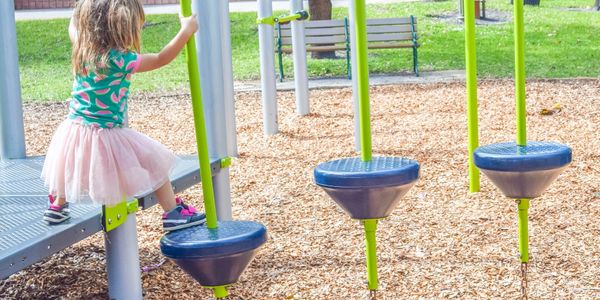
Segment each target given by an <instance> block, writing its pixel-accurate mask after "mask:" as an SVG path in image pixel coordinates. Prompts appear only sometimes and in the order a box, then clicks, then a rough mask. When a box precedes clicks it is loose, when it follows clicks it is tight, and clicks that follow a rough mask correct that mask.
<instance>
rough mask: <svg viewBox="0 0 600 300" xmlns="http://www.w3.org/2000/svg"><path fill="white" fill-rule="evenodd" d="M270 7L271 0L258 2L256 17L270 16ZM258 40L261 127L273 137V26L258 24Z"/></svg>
mask: <svg viewBox="0 0 600 300" xmlns="http://www.w3.org/2000/svg"><path fill="white" fill-rule="evenodd" d="M271 5H272V3H271V0H258V11H257V13H258V17H259V18H266V17H270V16H272V15H273V8H272V6H271ZM258 39H259V47H260V78H261V88H262V103H263V127H264V132H265V135H273V134H276V133H277V131H278V126H277V99H276V98H275V96H276V93H277V91H276V86H275V58H274V57H275V54H274V48H273V26H271V25H268V24H258Z"/></svg>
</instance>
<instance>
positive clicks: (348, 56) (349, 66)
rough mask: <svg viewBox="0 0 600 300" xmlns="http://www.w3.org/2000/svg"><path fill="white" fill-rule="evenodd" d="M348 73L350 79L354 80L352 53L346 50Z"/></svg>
mask: <svg viewBox="0 0 600 300" xmlns="http://www.w3.org/2000/svg"><path fill="white" fill-rule="evenodd" d="M346 72H347V73H348V79H352V66H351V65H350V51H349V50H346Z"/></svg>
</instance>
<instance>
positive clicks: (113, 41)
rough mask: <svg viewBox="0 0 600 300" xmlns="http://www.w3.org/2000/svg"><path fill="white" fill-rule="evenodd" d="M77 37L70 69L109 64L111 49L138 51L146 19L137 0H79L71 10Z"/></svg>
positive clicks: (85, 70) (80, 71) (78, 70)
mask: <svg viewBox="0 0 600 300" xmlns="http://www.w3.org/2000/svg"><path fill="white" fill-rule="evenodd" d="M73 18H74V21H75V28H77V38H76V40H75V43H74V44H73V53H72V55H71V56H72V57H71V58H72V61H73V72H74V73H75V74H84V75H87V73H88V71H92V70H95V69H102V68H103V67H105V66H107V65H108V60H109V54H110V51H111V50H113V49H114V50H120V51H127V50H134V51H137V52H140V42H141V34H142V33H141V31H142V26H143V25H144V22H145V15H144V7H143V6H142V4H141V3H140V1H139V0H79V1H78V2H77V4H76V6H75V11H74V13H73Z"/></svg>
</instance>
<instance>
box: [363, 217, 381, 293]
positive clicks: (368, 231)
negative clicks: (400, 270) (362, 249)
mask: <svg viewBox="0 0 600 300" xmlns="http://www.w3.org/2000/svg"><path fill="white" fill-rule="evenodd" d="M363 223H364V224H365V238H366V244H367V248H366V255H367V277H368V279H369V290H371V291H374V290H377V288H378V287H379V282H378V280H377V244H376V238H375V231H377V220H375V219H370V220H364V221H363Z"/></svg>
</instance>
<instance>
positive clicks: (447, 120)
mask: <svg viewBox="0 0 600 300" xmlns="http://www.w3.org/2000/svg"><path fill="white" fill-rule="evenodd" d="M527 92H528V103H527V111H528V116H527V121H528V124H527V125H528V129H529V132H528V137H529V140H554V141H560V142H562V143H565V144H568V145H570V146H571V147H572V148H573V153H574V155H573V163H572V165H571V166H570V167H569V168H568V169H567V170H566V171H565V172H564V173H563V174H562V175H561V176H560V177H559V178H558V180H557V181H556V182H555V183H554V184H553V185H552V186H551V187H550V189H549V190H548V191H547V192H546V193H545V194H544V195H543V196H542V197H540V198H537V199H534V200H532V202H531V209H530V225H529V226H530V252H531V253H530V255H531V263H530V268H529V295H530V298H531V299H600V139H599V137H600V136H599V133H600V80H598V79H589V80H588V79H586V80H553V81H531V82H529V83H528V86H527ZM513 93H514V85H513V82H512V81H508V80H506V81H505V80H500V81H484V82H482V83H481V84H480V87H479V99H480V105H479V121H480V144H482V145H483V144H489V143H493V142H500V141H511V140H514V127H515V124H514V122H515V121H514V119H515V117H514V102H513V95H514V94H513ZM278 96H279V100H278V101H279V102H278V103H279V111H280V114H279V129H280V133H279V134H278V135H275V136H272V137H265V136H264V135H263V132H262V112H261V103H260V101H261V100H260V99H261V96H260V93H254V92H243V93H237V94H236V108H237V130H238V143H239V152H240V155H239V157H238V158H237V159H235V160H234V163H233V165H232V167H231V189H232V199H233V212H234V217H235V218H236V219H247V220H256V221H259V222H262V223H263V224H265V225H266V226H267V228H268V230H269V241H268V243H267V244H266V245H265V246H264V247H263V248H262V249H261V250H260V252H259V253H258V255H257V257H256V258H255V260H254V261H253V262H252V264H251V265H250V267H249V268H248V269H247V270H246V272H245V273H244V275H243V276H242V278H241V280H240V282H238V283H237V284H236V285H234V286H232V287H231V288H230V291H231V293H232V294H234V295H236V296H237V298H239V299H366V297H367V294H368V293H367V289H366V284H365V280H366V270H365V260H364V237H363V232H362V228H361V227H360V226H359V223H358V222H357V221H355V220H351V219H350V218H349V217H348V216H346V215H345V214H344V213H343V212H342V211H341V209H340V208H338V207H336V205H335V204H334V203H333V201H331V200H330V199H329V198H328V196H327V195H326V194H325V193H324V192H323V191H322V190H321V189H320V188H319V187H317V186H316V185H315V184H314V183H313V176H312V170H313V168H314V167H315V166H316V165H317V164H318V163H320V162H324V161H328V160H331V159H335V158H341V157H349V156H355V155H357V153H356V152H355V151H354V144H353V143H354V138H353V115H352V100H351V90H350V89H330V90H315V91H311V93H310V98H311V111H312V112H313V113H311V114H310V115H308V116H305V117H299V116H297V115H296V114H295V112H294V101H295V100H294V94H293V93H292V92H282V93H279V94H278ZM465 101H466V100H465V87H464V83H448V84H439V83H436V84H422V85H398V86H382V87H373V88H372V92H371V110H372V135H373V152H374V154H377V155H388V156H392V155H393V156H406V157H410V158H413V159H416V160H417V161H419V162H420V163H421V166H422V177H421V179H420V181H419V182H418V183H417V185H416V186H415V187H413V189H412V190H411V191H410V192H409V193H408V194H407V195H406V196H405V198H404V201H403V202H402V203H401V204H400V205H399V206H398V207H397V208H396V210H395V211H394V213H393V214H392V216H390V217H389V218H387V219H386V220H383V221H382V222H381V224H380V226H379V230H378V235H377V239H378V240H377V242H378V254H379V261H378V263H379V272H380V282H381V283H380V291H379V295H380V299H517V298H518V297H519V295H520V293H519V287H520V281H519V260H518V256H517V255H518V246H517V245H518V242H517V241H518V237H517V217H516V216H517V211H516V204H515V203H514V201H513V200H510V199H508V198H505V197H504V196H502V194H501V193H500V192H499V191H498V189H496V188H495V187H494V186H493V185H492V184H491V183H490V181H489V180H487V178H485V177H484V176H482V188H481V192H480V193H474V194H473V193H469V191H468V178H467V153H466V149H467V147H466V140H467V134H466V132H467V129H466V116H465ZM544 109H546V113H542V112H543V110H544ZM548 111H552V113H550V114H549V113H547V112H548ZM65 113H66V105H65V104H64V103H55V104H28V105H25V119H26V120H25V122H26V123H25V125H26V131H27V147H28V154H29V155H40V154H43V153H45V151H46V147H47V145H48V142H49V139H50V137H51V134H52V132H53V131H54V129H55V127H56V125H57V124H58V123H59V122H60V121H61V120H62V119H63V117H64V115H65ZM130 117H131V127H133V128H135V129H137V130H139V131H141V132H143V133H145V134H147V135H149V136H151V137H152V138H155V139H157V140H159V141H160V142H162V143H164V144H165V145H167V146H168V147H170V148H171V149H173V150H174V151H175V152H177V153H194V152H195V144H194V143H195V142H194V131H193V127H192V126H193V121H192V117H191V105H190V104H189V96H188V95H187V92H186V91H181V93H178V94H176V93H173V92H169V93H147V94H139V93H138V94H136V95H134V97H133V98H132V100H131V110H130ZM183 196H184V197H187V198H188V199H190V200H189V201H191V202H192V203H194V204H195V205H196V206H200V207H201V206H202V205H201V203H202V202H201V201H202V197H201V190H200V188H199V187H195V188H192V189H190V190H188V191H187V192H186V193H185V194H183ZM159 216H160V214H159V209H158V208H157V207H154V208H152V209H150V210H148V211H143V212H139V213H138V231H139V235H138V240H139V247H140V259H141V265H142V266H155V267H156V268H154V269H152V270H149V271H147V272H143V273H142V280H143V287H144V292H145V297H146V298H147V299H207V298H210V297H211V294H210V293H209V291H207V290H206V289H203V288H201V287H200V286H199V285H198V284H197V283H195V282H194V281H193V280H192V279H190V278H189V277H188V276H187V275H186V274H184V273H183V271H181V270H180V269H178V268H177V266H176V265H175V264H174V263H171V262H168V261H167V262H165V263H164V264H162V265H161V266H158V265H159V264H160V262H161V261H162V259H163V256H162V255H161V253H160V250H159V246H158V241H159V239H160V237H161V236H162V229H161V225H160V217H159ZM104 255H105V251H104V241H103V236H102V234H96V235H94V236H93V237H91V238H88V239H87V240H85V241H82V242H80V243H78V244H76V245H74V246H72V247H69V248H67V249H66V250H64V251H61V252H60V253H58V254H55V255H53V256H51V257H50V258H48V259H45V260H44V261H42V262H40V263H38V264H35V265H33V266H31V267H29V268H27V269H25V270H24V271H21V272H19V273H17V274H15V275H13V276H11V277H9V278H8V279H6V280H3V281H0V295H1V296H0V298H6V299H105V298H107V297H108V294H107V280H106V271H105V256H104ZM150 269H151V268H150Z"/></svg>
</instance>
